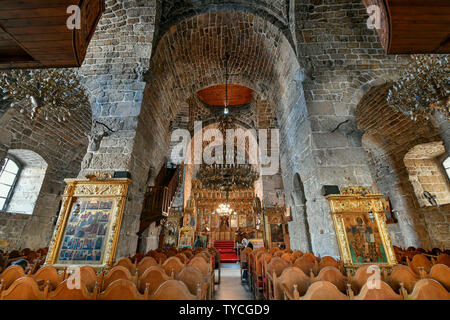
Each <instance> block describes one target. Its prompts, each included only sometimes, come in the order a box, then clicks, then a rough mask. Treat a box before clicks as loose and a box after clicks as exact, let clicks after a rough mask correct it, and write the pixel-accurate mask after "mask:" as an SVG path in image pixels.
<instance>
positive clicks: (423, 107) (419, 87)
mask: <svg viewBox="0 0 450 320" xmlns="http://www.w3.org/2000/svg"><path fill="white" fill-rule="evenodd" d="M412 60H413V61H412V63H411V64H410V65H409V67H408V68H407V71H406V72H405V74H404V76H403V77H402V78H401V79H400V80H398V81H397V82H396V83H395V84H394V85H393V86H392V88H391V89H390V90H389V93H388V96H387V101H388V102H389V104H390V105H391V106H392V107H393V108H394V110H396V111H398V112H401V113H403V114H406V115H408V116H410V117H411V120H414V121H416V120H417V119H418V117H419V118H425V119H427V120H428V119H429V118H430V116H431V115H432V114H433V113H434V112H435V111H438V112H441V113H442V114H443V115H444V116H445V117H446V118H447V120H449V121H450V76H449V75H450V61H449V56H448V55H413V56H412Z"/></svg>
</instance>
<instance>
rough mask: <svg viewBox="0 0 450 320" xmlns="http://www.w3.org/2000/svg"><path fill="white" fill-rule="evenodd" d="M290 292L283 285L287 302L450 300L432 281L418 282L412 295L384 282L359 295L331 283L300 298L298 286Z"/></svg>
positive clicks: (320, 283)
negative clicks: (394, 288)
mask: <svg viewBox="0 0 450 320" xmlns="http://www.w3.org/2000/svg"><path fill="white" fill-rule="evenodd" d="M290 291H291V290H290V288H288V287H287V286H285V285H284V284H283V294H284V296H285V297H286V299H287V300H450V293H449V292H448V291H447V290H445V289H444V288H443V287H442V286H441V285H440V284H439V282H437V281H435V280H432V279H422V280H420V281H418V282H417V283H416V285H415V286H414V289H413V291H412V293H411V294H408V293H407V291H406V290H405V289H404V288H402V290H401V294H397V293H395V292H394V291H393V290H392V288H391V287H390V286H389V285H388V284H387V283H386V282H384V281H380V282H379V285H378V288H377V287H375V285H372V284H369V283H366V284H365V285H364V286H363V287H362V288H361V291H360V293H359V294H358V295H355V294H354V292H353V291H352V289H351V286H350V285H349V287H348V291H347V293H346V294H344V293H342V292H341V291H340V290H339V289H338V288H337V287H336V286H335V285H334V284H333V283H331V282H329V281H317V282H315V283H313V284H312V285H311V286H310V287H309V288H308V290H307V291H306V293H305V294H304V295H303V296H300V293H299V291H298V288H297V285H294V289H293V293H292V294H291V293H290Z"/></svg>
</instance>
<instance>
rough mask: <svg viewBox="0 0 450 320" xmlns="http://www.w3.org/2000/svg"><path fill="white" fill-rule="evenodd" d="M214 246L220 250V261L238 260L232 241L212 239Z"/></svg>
mask: <svg viewBox="0 0 450 320" xmlns="http://www.w3.org/2000/svg"><path fill="white" fill-rule="evenodd" d="M214 248H216V249H217V250H219V251H220V262H221V263H236V262H237V261H238V260H239V258H238V256H237V255H236V251H235V249H234V243H233V241H214Z"/></svg>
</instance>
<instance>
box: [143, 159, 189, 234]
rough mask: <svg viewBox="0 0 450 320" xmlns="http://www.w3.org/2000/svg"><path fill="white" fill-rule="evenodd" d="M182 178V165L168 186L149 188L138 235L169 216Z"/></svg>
mask: <svg viewBox="0 0 450 320" xmlns="http://www.w3.org/2000/svg"><path fill="white" fill-rule="evenodd" d="M182 176H183V166H182V165H180V166H178V167H177V169H176V170H175V172H174V174H173V176H172V178H171V180H170V182H169V183H168V185H167V186H152V187H148V189H147V193H146V195H145V200H144V206H143V210H142V215H141V227H140V228H139V232H138V234H140V233H142V232H143V231H144V230H145V229H146V228H147V227H148V226H149V225H150V224H151V223H152V222H153V221H155V220H157V219H158V218H160V217H162V216H163V215H168V214H169V210H170V208H171V206H172V203H173V201H174V200H175V196H176V195H177V192H178V189H179V188H180V185H181V181H182Z"/></svg>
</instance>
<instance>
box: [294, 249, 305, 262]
mask: <svg viewBox="0 0 450 320" xmlns="http://www.w3.org/2000/svg"><path fill="white" fill-rule="evenodd" d="M292 254H293V255H294V257H295V260H297V259H298V258H300V257H301V256H303V252H302V251H301V250H294V252H293V253H292Z"/></svg>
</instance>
